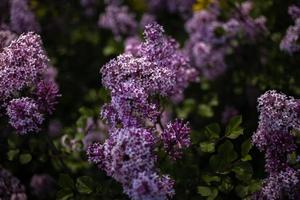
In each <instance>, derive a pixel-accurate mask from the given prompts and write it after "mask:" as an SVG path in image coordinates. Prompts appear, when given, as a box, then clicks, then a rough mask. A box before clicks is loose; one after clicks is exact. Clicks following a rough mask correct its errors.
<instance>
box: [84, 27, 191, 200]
mask: <svg viewBox="0 0 300 200" xmlns="http://www.w3.org/2000/svg"><path fill="white" fill-rule="evenodd" d="M144 36H145V41H144V42H139V41H138V40H134V39H133V40H132V42H129V43H130V45H131V47H130V48H127V51H126V52H125V53H124V54H122V55H120V56H118V57H117V58H116V59H113V60H111V61H110V62H109V63H108V64H106V65H104V66H103V67H102V69H101V73H102V82H103V85H104V86H105V87H106V88H107V89H109V90H110V92H111V102H110V103H109V104H106V105H105V106H103V108H102V113H101V114H102V117H103V118H104V119H106V120H107V122H108V125H109V134H110V135H109V138H108V139H107V140H106V141H105V142H104V144H101V143H94V144H92V145H90V147H89V148H88V150H87V154H88V157H89V160H90V161H91V162H93V163H95V164H96V165H97V166H98V167H99V168H101V169H103V170H104V171H106V173H107V174H108V175H109V176H111V177H113V178H114V179H115V180H117V181H118V182H120V183H121V184H122V186H123V189H124V192H125V193H126V194H127V195H129V196H130V197H131V198H132V199H134V200H141V199H153V200H154V199H155V200H156V199H162V200H163V199H168V198H169V197H171V196H173V195H174V190H173V185H174V181H173V180H171V179H170V177H169V176H167V175H160V173H159V170H158V169H156V167H155V164H156V161H157V157H156V155H155V153H154V148H155V146H156V145H157V144H158V141H159V140H161V141H162V142H163V143H164V147H165V150H166V152H167V153H168V155H170V157H171V158H173V159H176V158H179V157H180V156H181V155H182V152H181V151H182V149H184V148H187V147H188V146H189V145H190V140H189V131H190V129H189V127H188V125H187V124H184V123H183V122H181V121H179V120H177V121H175V122H174V123H170V124H169V125H168V126H167V128H166V129H165V130H164V131H163V132H160V131H158V130H157V129H156V125H157V124H158V123H159V119H160V115H161V111H160V103H159V100H158V99H157V96H164V97H173V98H174V97H177V96H178V95H177V94H182V92H183V90H184V89H185V88H186V87H187V85H188V83H189V82H190V81H193V80H195V76H196V71H195V70H194V69H192V68H191V67H190V66H189V63H188V59H187V58H185V57H184V55H183V54H182V53H181V52H180V51H179V49H178V44H177V43H176V41H175V40H173V39H172V38H169V37H166V36H165V35H164V30H163V28H162V27H161V26H160V25H158V24H156V23H154V24H150V25H148V26H146V29H145V32H144ZM161 128H162V127H161Z"/></svg>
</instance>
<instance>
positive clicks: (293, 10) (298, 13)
mask: <svg viewBox="0 0 300 200" xmlns="http://www.w3.org/2000/svg"><path fill="white" fill-rule="evenodd" d="M288 13H289V15H290V16H291V17H292V18H293V19H294V20H296V19H297V18H299V17H300V8H299V7H298V6H295V5H292V6H290V7H289V10H288Z"/></svg>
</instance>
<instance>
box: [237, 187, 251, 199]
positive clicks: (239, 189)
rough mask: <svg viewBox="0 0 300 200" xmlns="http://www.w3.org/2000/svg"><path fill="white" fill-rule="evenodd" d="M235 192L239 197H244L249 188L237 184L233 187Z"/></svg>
mask: <svg viewBox="0 0 300 200" xmlns="http://www.w3.org/2000/svg"><path fill="white" fill-rule="evenodd" d="M235 193H236V194H237V195H238V196H239V197H240V198H244V197H246V196H247V195H248V194H249V188H248V187H247V186H243V185H238V186H236V187H235Z"/></svg>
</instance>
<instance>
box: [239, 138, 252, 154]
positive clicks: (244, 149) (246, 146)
mask: <svg viewBox="0 0 300 200" xmlns="http://www.w3.org/2000/svg"><path fill="white" fill-rule="evenodd" d="M251 148H252V143H251V140H250V139H248V140H246V141H245V142H243V144H242V147H241V155H242V157H245V156H246V155H247V154H248V153H249V151H250V150H251Z"/></svg>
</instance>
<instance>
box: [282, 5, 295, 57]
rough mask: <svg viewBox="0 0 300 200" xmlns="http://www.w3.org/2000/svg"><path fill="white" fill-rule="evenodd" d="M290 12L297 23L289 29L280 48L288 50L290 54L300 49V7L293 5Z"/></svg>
mask: <svg viewBox="0 0 300 200" xmlns="http://www.w3.org/2000/svg"><path fill="white" fill-rule="evenodd" d="M288 12H289V14H290V16H291V17H292V18H293V19H294V21H295V24H294V25H293V26H290V27H289V28H288V29H287V31H286V35H285V36H284V38H283V39H282V41H281V43H280V49H281V50H283V51H286V52H287V53H289V54H293V53H295V52H298V51H299V50H300V46H299V44H298V39H299V35H300V8H299V7H298V6H295V5H293V6H290V7H289V11H288Z"/></svg>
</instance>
